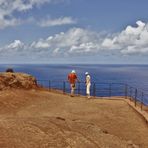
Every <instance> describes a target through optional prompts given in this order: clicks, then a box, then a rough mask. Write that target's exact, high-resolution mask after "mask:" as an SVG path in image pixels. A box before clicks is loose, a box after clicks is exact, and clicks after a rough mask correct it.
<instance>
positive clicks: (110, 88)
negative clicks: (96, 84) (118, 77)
mask: <svg viewBox="0 0 148 148" xmlns="http://www.w3.org/2000/svg"><path fill="white" fill-rule="evenodd" d="M109 96H110V97H111V96H112V84H111V83H110V84H109Z"/></svg>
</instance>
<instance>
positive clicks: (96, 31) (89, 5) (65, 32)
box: [0, 0, 148, 64]
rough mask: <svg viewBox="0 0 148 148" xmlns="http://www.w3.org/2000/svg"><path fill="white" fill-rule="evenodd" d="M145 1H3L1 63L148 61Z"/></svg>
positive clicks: (0, 10)
mask: <svg viewBox="0 0 148 148" xmlns="http://www.w3.org/2000/svg"><path fill="white" fill-rule="evenodd" d="M147 9H148V1H147V0H0V63H1V64H3V63H17V64H19V63H21V64H23V63H24V64H25V63H47V64H50V63H51V64H54V63H55V64H58V63H59V64H62V63H63V64H64V63H67V64H68V63H82V64H148V58H147V56H148V13H147V12H148V11H147Z"/></svg>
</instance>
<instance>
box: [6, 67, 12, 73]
mask: <svg viewBox="0 0 148 148" xmlns="http://www.w3.org/2000/svg"><path fill="white" fill-rule="evenodd" d="M6 72H12V73H13V72H14V70H13V69H12V68H8V69H6Z"/></svg>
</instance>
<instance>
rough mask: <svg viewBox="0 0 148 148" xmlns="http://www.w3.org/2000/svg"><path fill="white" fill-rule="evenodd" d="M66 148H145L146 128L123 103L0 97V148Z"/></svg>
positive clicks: (39, 95)
mask: <svg viewBox="0 0 148 148" xmlns="http://www.w3.org/2000/svg"><path fill="white" fill-rule="evenodd" d="M65 147H66V148H71V147H72V148H148V126H147V124H146V123H145V121H144V120H143V118H141V116H140V115H139V114H137V113H136V112H135V111H134V110H133V109H132V108H131V107H130V106H129V105H127V103H126V102H124V101H123V100H105V99H90V100H88V99H86V98H84V97H70V96H68V95H62V94H57V93H53V92H48V91H43V90H5V91H1V92H0V148H65Z"/></svg>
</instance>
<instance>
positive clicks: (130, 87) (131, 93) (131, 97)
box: [130, 87, 132, 101]
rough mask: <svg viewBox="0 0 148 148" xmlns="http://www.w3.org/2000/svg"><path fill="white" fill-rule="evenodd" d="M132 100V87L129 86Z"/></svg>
mask: <svg viewBox="0 0 148 148" xmlns="http://www.w3.org/2000/svg"><path fill="white" fill-rule="evenodd" d="M131 100H132V87H130V101H131Z"/></svg>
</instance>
